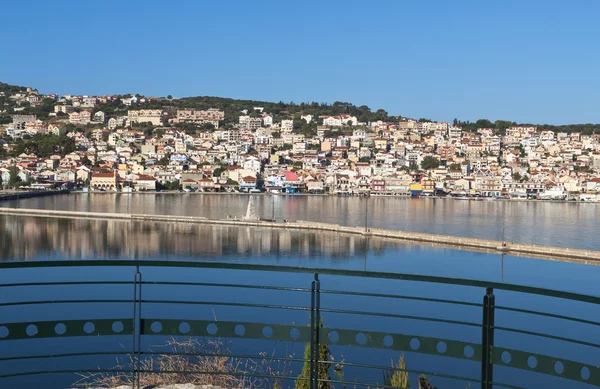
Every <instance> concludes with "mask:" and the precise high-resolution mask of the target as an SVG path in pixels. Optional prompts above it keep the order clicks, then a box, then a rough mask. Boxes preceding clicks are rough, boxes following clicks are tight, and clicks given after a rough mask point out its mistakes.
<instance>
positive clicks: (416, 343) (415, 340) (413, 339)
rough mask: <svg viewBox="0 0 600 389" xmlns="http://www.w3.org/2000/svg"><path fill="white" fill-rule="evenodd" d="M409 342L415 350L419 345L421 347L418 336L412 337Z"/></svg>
mask: <svg viewBox="0 0 600 389" xmlns="http://www.w3.org/2000/svg"><path fill="white" fill-rule="evenodd" d="M408 344H409V345H410V348H411V349H413V350H418V349H419V347H421V342H420V341H419V339H417V338H412V339H411V340H410V342H408Z"/></svg>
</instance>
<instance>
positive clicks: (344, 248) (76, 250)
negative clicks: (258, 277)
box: [0, 215, 410, 261]
mask: <svg viewBox="0 0 600 389" xmlns="http://www.w3.org/2000/svg"><path fill="white" fill-rule="evenodd" d="M0 241H1V244H2V248H3V249H2V252H1V254H0V255H1V257H2V258H4V259H25V260H26V259H33V258H37V259H43V258H56V257H61V258H128V257H132V258H133V257H135V258H143V257H155V256H172V257H177V256H194V257H202V258H203V259H206V258H210V257H215V258H221V259H222V258H223V257H236V256H237V257H239V256H243V257H260V256H263V255H283V256H285V255H290V256H291V255H293V256H296V257H329V258H333V259H337V260H338V261H347V260H349V258H351V257H357V256H358V257H360V256H364V255H366V254H367V252H370V253H372V254H377V253H383V252H384V251H386V250H389V249H398V248H401V247H406V246H410V245H409V244H406V243H403V242H394V241H389V240H383V239H368V241H367V240H365V239H364V238H363V237H361V236H354V235H343V234H333V233H330V234H328V233H319V234H315V233H311V232H307V231H295V230H274V229H260V228H252V227H235V226H211V225H199V224H185V223H177V224H176V223H158V222H156V223H153V222H133V223H129V222H124V221H111V220H86V219H66V218H64V219H62V218H35V217H20V216H8V215H4V216H0Z"/></svg>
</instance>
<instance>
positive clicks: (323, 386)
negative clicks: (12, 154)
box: [296, 319, 333, 389]
mask: <svg viewBox="0 0 600 389" xmlns="http://www.w3.org/2000/svg"><path fill="white" fill-rule="evenodd" d="M322 327H323V319H321V322H320V323H319V328H322ZM315 332H316V331H315ZM310 346H311V344H310V342H308V343H306V346H305V347H304V361H305V362H304V365H303V366H302V371H301V372H300V375H299V376H298V379H297V380H296V389H308V388H309V387H310V381H309V380H308V379H309V378H310V348H311V347H310ZM330 355H331V352H330V351H329V345H327V344H320V345H319V355H318V360H319V361H325V362H319V363H318V367H317V372H318V373H317V378H318V379H319V380H323V381H319V389H333V386H332V385H331V382H330V381H331V375H330V374H329V367H330V366H331V364H330V363H329V359H330Z"/></svg>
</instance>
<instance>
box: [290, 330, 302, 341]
mask: <svg viewBox="0 0 600 389" xmlns="http://www.w3.org/2000/svg"><path fill="white" fill-rule="evenodd" d="M290 337H291V338H292V339H294V340H296V339H298V338H299V337H300V330H299V329H297V328H292V329H291V330H290Z"/></svg>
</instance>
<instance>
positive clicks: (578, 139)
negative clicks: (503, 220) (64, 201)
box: [0, 84, 600, 201]
mask: <svg viewBox="0 0 600 389" xmlns="http://www.w3.org/2000/svg"><path fill="white" fill-rule="evenodd" d="M211 104H212V106H211ZM499 122H500V123H499ZM477 124H480V125H481V126H479V125H475V124H474V123H469V122H466V123H462V122H459V121H457V120H455V121H454V122H453V123H452V124H449V123H445V122H435V121H431V120H426V119H411V118H406V117H392V116H388V115H387V113H386V112H385V111H383V110H379V111H377V112H371V111H370V110H369V109H368V107H365V106H362V107H355V106H353V105H349V104H348V103H335V104H334V105H333V106H326V105H319V104H316V103H313V104H304V103H302V104H300V105H285V104H283V103H268V104H267V103H265V104H262V105H261V106H257V105H254V104H252V102H250V101H248V102H244V101H234V100H231V99H221V100H210V98H185V99H177V98H173V97H171V96H168V97H167V98H153V97H144V96H140V95H111V96H75V95H64V96H57V95H55V94H49V95H43V94H40V93H38V91H37V90H35V89H32V88H24V87H14V86H8V85H6V84H0V136H1V140H0V142H1V146H2V147H0V179H1V187H2V188H3V189H19V188H20V189H25V190H35V189H53V188H68V189H82V190H89V191H126V192H129V191H161V190H179V191H185V192H251V193H258V192H266V193H288V194H304V193H306V194H335V195H373V196H375V195H377V196H440V195H443V196H453V197H458V198H483V197H487V198H527V199H553V200H580V201H598V200H600V134H596V133H595V130H594V131H590V130H589V128H586V129H585V130H583V129H582V130H580V131H576V130H575V131H568V132H567V131H564V132H561V131H557V130H556V129H553V128H544V127H542V126H534V125H517V124H516V123H511V122H504V121H497V122H496V123H492V122H489V121H487V120H481V121H478V122H477ZM484 125H485V126H484Z"/></svg>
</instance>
